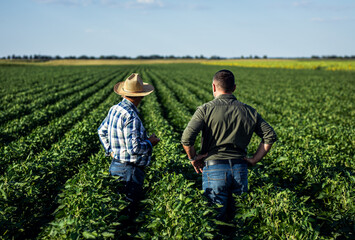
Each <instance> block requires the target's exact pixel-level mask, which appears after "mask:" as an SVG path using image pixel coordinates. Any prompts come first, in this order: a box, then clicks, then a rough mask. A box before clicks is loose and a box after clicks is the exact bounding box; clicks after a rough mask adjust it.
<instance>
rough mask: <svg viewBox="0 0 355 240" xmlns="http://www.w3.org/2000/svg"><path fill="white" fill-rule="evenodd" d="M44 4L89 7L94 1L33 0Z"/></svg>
mask: <svg viewBox="0 0 355 240" xmlns="http://www.w3.org/2000/svg"><path fill="white" fill-rule="evenodd" d="M33 1H35V2H37V3H43V4H60V5H67V6H88V5H90V4H92V3H93V0H33Z"/></svg>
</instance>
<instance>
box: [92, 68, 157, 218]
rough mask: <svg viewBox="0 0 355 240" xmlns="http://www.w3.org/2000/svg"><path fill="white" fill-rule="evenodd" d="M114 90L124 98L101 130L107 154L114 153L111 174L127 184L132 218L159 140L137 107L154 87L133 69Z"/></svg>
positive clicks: (114, 107)
mask: <svg viewBox="0 0 355 240" xmlns="http://www.w3.org/2000/svg"><path fill="white" fill-rule="evenodd" d="M114 91H115V93H117V94H118V95H121V96H122V97H123V100H122V101H121V102H120V103H118V104H117V105H114V106H112V107H111V109H110V111H109V112H108V115H107V117H106V118H105V120H104V121H103V122H102V123H101V125H100V127H99V129H98V134H99V138H100V141H101V143H102V145H103V147H104V149H105V151H106V156H111V157H112V162H111V166H110V169H109V171H110V174H111V175H113V176H120V179H121V180H123V183H124V186H123V188H122V189H120V190H119V194H120V193H123V194H125V196H126V200H127V201H128V202H129V206H128V207H127V209H126V210H127V214H128V216H129V217H130V219H131V220H132V218H133V215H134V211H135V210H136V207H137V205H138V202H139V200H140V198H141V195H142V189H143V181H144V176H145V173H144V168H145V167H146V166H148V165H149V163H150V158H151V155H152V150H153V146H155V145H156V144H157V143H158V142H159V141H160V139H159V138H157V137H156V136H155V134H152V135H151V136H150V137H148V136H147V133H146V130H145V128H144V127H143V124H142V121H141V119H140V118H139V115H138V110H137V107H138V105H139V103H140V102H141V100H142V99H143V97H144V96H147V95H148V94H150V93H152V92H153V91H154V87H153V86H152V85H149V84H147V83H144V82H143V81H142V79H141V77H140V76H139V75H138V74H137V73H133V74H131V75H130V76H129V77H128V78H127V79H126V80H125V81H123V82H119V83H117V84H116V85H115V86H114Z"/></svg>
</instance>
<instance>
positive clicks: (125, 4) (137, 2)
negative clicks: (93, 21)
mask: <svg viewBox="0 0 355 240" xmlns="http://www.w3.org/2000/svg"><path fill="white" fill-rule="evenodd" d="M32 1H34V2H37V3H41V4H60V5H66V6H78V7H80V6H89V5H99V6H100V5H101V6H104V7H118V8H125V9H147V10H154V9H173V10H195V11H199V10H206V9H208V7H207V5H202V4H195V3H190V2H189V3H184V2H174V3H172V2H171V1H167V0H32Z"/></svg>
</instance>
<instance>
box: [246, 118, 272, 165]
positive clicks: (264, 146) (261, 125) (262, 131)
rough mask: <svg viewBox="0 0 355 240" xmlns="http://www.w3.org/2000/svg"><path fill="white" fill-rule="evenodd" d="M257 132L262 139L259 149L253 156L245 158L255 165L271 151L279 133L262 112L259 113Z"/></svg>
mask: <svg viewBox="0 0 355 240" xmlns="http://www.w3.org/2000/svg"><path fill="white" fill-rule="evenodd" d="M255 133H256V134H257V135H258V136H259V137H260V138H261V139H262V140H261V142H260V144H259V147H258V149H257V150H256V152H255V154H254V155H253V157H252V158H245V160H246V161H247V162H248V163H249V164H251V165H255V164H256V163H257V162H259V161H260V160H261V159H263V157H265V155H266V154H267V153H268V152H269V151H270V149H271V147H272V145H273V144H274V142H276V141H277V135H276V132H275V131H274V129H273V128H272V127H271V126H270V124H268V123H267V122H266V121H265V120H264V119H263V118H262V117H261V116H260V114H258V115H257V125H256V128H255Z"/></svg>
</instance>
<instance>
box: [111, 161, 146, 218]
mask: <svg viewBox="0 0 355 240" xmlns="http://www.w3.org/2000/svg"><path fill="white" fill-rule="evenodd" d="M109 171H110V174H111V175H112V176H119V177H120V179H119V181H120V182H123V186H120V187H118V189H117V190H118V194H124V195H125V198H126V201H127V202H129V205H128V207H127V209H126V210H127V215H128V216H129V217H130V218H131V217H133V215H134V212H135V211H136V210H137V206H138V203H139V201H140V199H141V198H142V195H143V182H144V177H145V173H144V170H143V169H142V168H141V167H137V166H134V165H127V164H125V163H118V162H112V163H111V166H110V169H109Z"/></svg>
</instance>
